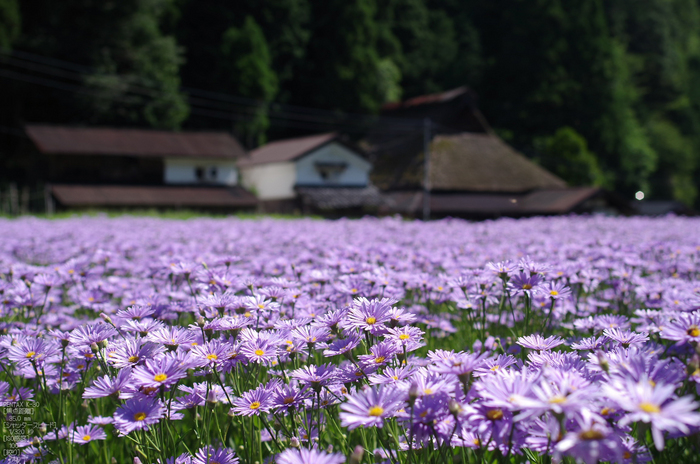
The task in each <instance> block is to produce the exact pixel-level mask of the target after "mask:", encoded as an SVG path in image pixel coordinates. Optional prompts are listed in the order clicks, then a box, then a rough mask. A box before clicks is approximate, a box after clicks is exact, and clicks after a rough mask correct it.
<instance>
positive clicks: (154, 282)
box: [0, 217, 700, 464]
mask: <svg viewBox="0 0 700 464" xmlns="http://www.w3.org/2000/svg"><path fill="white" fill-rule="evenodd" d="M0 232H1V233H2V239H1V240H0V367H1V368H2V371H0V402H1V403H2V404H1V405H0V406H1V407H2V422H1V424H2V437H3V439H2V441H1V442H0V448H2V450H3V451H2V456H0V463H10V462H12V463H15V462H58V463H61V464H68V463H70V464H73V463H90V464H93V463H111V462H113V463H132V462H133V463H143V464H151V463H161V464H164V463H177V464H186V463H189V464H230V463H237V462H240V463H247V464H253V463H260V464H262V463H264V462H265V463H280V464H321V463H329V464H340V463H343V462H350V463H360V462H366V463H371V462H387V463H427V462H435V463H450V462H463V463H467V462H470V463H479V462H483V463H521V462H523V463H524V462H533V463H534V462H537V463H550V462H570V463H574V462H584V463H587V464H588V463H596V462H621V463H643V462H656V463H662V462H664V463H666V462H668V463H674V464H675V463H686V462H700V433H699V431H700V401H699V400H700V348H699V347H698V342H699V341H700V281H699V280H698V276H699V275H700V220H696V219H689V218H676V217H667V218H662V219H648V218H605V217H568V218H561V217H560V218H533V219H524V220H512V219H501V220H498V221H490V222H481V223H468V222H465V221H461V220H443V221H435V222H429V223H423V222H417V221H416V222H408V221H402V220H400V219H396V218H385V219H369V218H366V219H362V220H352V221H351V220H339V221H318V220H294V221H289V220H272V219H264V220H237V219H194V220H187V221H175V220H163V219H151V218H131V217H122V218H118V219H108V218H76V219H66V220H53V221H49V220H40V219H34V218H23V219H17V220H2V219H0Z"/></svg>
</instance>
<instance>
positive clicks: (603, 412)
mask: <svg viewBox="0 0 700 464" xmlns="http://www.w3.org/2000/svg"><path fill="white" fill-rule="evenodd" d="M614 412H615V410H614V409H612V408H603V409H602V410H601V411H600V415H601V416H607V415H608V414H612V413H614Z"/></svg>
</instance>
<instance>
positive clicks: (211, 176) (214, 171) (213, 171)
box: [209, 166, 218, 182]
mask: <svg viewBox="0 0 700 464" xmlns="http://www.w3.org/2000/svg"><path fill="white" fill-rule="evenodd" d="M217 174H218V171H217V169H216V166H212V167H210V168H209V180H210V181H212V182H216V176H217Z"/></svg>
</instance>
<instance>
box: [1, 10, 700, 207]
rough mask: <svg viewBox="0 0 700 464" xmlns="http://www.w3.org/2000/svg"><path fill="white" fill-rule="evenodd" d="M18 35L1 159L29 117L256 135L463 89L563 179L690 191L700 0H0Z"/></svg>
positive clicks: (10, 32)
mask: <svg viewBox="0 0 700 464" xmlns="http://www.w3.org/2000/svg"><path fill="white" fill-rule="evenodd" d="M10 48H12V49H14V50H15V54H13V55H8V54H7V52H5V53H4V54H3V55H2V57H1V58H0V79H1V81H2V84H1V85H0V98H3V99H4V101H7V102H9V103H8V104H7V106H6V107H5V108H4V111H3V112H2V114H0V125H1V126H2V127H5V128H6V130H5V132H2V134H4V135H1V134H0V136H1V137H3V140H4V141H5V143H4V144H3V148H0V150H3V153H6V154H7V153H11V151H12V147H13V145H14V144H16V143H15V142H13V141H12V140H13V139H12V137H13V135H9V134H8V133H7V132H8V131H9V129H7V128H15V129H16V128H19V127H20V126H21V124H23V123H24V122H27V121H31V122H54V123H64V124H65V123H68V124H109V125H129V126H143V127H155V128H166V129H178V128H200V129H201V128H209V129H224V130H233V131H235V132H236V134H237V135H238V136H239V137H240V138H241V140H242V141H243V142H244V144H246V145H247V146H249V147H254V146H256V145H259V144H261V143H263V142H264V141H265V140H266V139H269V138H277V137H281V136H289V135H302V134H303V133H304V132H320V131H323V130H330V129H332V128H334V127H335V128H338V129H341V130H342V129H343V128H344V126H343V125H342V124H348V122H349V121H352V116H345V117H343V118H338V119H337V120H339V121H343V123H342V124H341V125H339V126H333V125H332V124H331V123H330V122H329V121H330V120H336V119H334V118H332V117H329V116H328V115H329V114H330V115H343V114H345V115H347V114H355V113H364V114H376V113H378V111H379V109H380V107H381V105H382V104H383V103H385V102H388V101H395V100H397V99H400V98H410V97H413V96H416V95H421V94H424V93H431V92H439V91H442V90H447V89H450V88H454V87H457V86H460V85H468V86H470V87H472V88H473V89H474V90H475V91H476V92H477V94H478V95H479V96H480V107H481V109H482V111H483V113H484V114H485V115H486V118H487V119H488V120H489V122H490V123H491V125H492V126H493V127H494V128H495V129H496V131H497V132H498V133H499V134H500V135H501V136H502V137H504V138H505V139H506V140H507V141H508V142H509V143H511V144H513V145H514V146H515V147H516V148H518V149H519V150H521V151H522V152H524V153H526V154H527V155H528V156H531V157H533V158H536V159H539V160H540V162H542V163H543V164H545V165H546V166H548V167H549V168H550V169H552V170H554V171H555V172H557V173H559V174H560V175H562V176H563V177H565V178H566V179H567V180H569V181H570V182H571V183H597V184H600V185H605V186H607V187H609V188H613V189H615V190H617V191H619V192H622V193H624V194H625V195H630V198H631V195H632V194H633V193H634V192H635V191H636V190H643V191H644V192H645V194H646V195H647V197H648V198H666V199H671V198H673V199H678V200H682V201H684V202H685V203H687V204H694V203H696V202H697V197H698V196H697V191H698V187H699V186H700V181H699V180H698V179H699V177H698V176H697V169H698V166H699V165H700V138H699V137H700V135H698V134H700V131H699V130H698V129H699V124H700V0H609V1H606V2H603V1H602V0H566V1H564V0H491V1H489V2H483V1H476V0H401V1H399V0H345V1H337V0H328V1H324V2H313V1H311V0H267V1H265V2H259V1H257V0H239V1H236V2H227V1H223V0H215V1H209V2H197V1H194V0H123V1H120V2H104V1H97V0H64V1H62V2H51V1H48V0H27V1H23V2H21V4H20V3H19V2H17V1H16V0H0V49H1V50H5V51H7V50H9V49H10ZM18 53H31V54H33V55H32V56H33V57H34V58H32V59H31V60H30V58H27V57H25V58H19V55H18ZM36 57H39V58H36ZM48 59H52V60H61V61H60V62H59V61H46V60H48ZM22 60H24V61H22ZM32 60H34V61H32ZM36 60H43V61H36ZM42 66H43V67H42ZM42 79H43V81H42ZM59 84H60V85H59ZM202 91H205V92H207V93H202ZM296 106H302V107H312V108H317V109H320V110H326V111H331V112H332V113H318V112H314V111H306V110H304V111H302V110H299V109H295V108H296ZM290 108H291V109H290ZM360 132H361V131H359V130H356V132H355V135H357V136H359V135H360ZM561 164H563V165H565V166H564V167H562V166H560V165H561Z"/></svg>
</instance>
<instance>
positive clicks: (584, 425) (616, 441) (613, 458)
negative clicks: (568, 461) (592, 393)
mask: <svg viewBox="0 0 700 464" xmlns="http://www.w3.org/2000/svg"><path fill="white" fill-rule="evenodd" d="M575 423H576V427H575V429H574V430H575V431H570V432H568V433H567V434H566V435H565V436H564V438H562V439H561V440H560V441H559V442H558V443H557V444H556V447H555V457H557V458H559V457H560V456H561V454H562V453H563V454H565V455H568V456H571V457H574V458H575V459H576V461H577V462H579V461H582V462H584V463H586V464H596V463H598V462H600V461H610V462H620V458H622V456H623V452H622V451H623V450H622V443H621V441H620V438H619V436H618V435H617V434H615V433H614V432H613V430H612V428H610V426H609V425H608V424H607V423H606V422H605V421H604V420H603V419H601V418H600V417H598V416H595V415H593V413H591V412H590V411H589V410H588V409H583V410H582V411H581V414H580V415H577V416H576V420H575Z"/></svg>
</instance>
